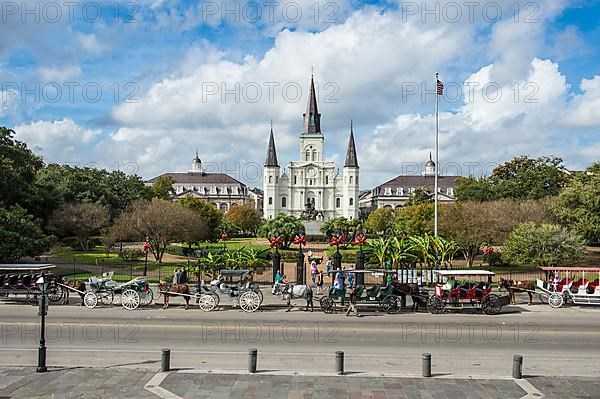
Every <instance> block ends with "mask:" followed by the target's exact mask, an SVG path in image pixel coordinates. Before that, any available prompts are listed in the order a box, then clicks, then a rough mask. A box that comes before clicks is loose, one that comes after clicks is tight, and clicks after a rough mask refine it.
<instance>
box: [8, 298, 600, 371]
mask: <svg viewBox="0 0 600 399" xmlns="http://www.w3.org/2000/svg"><path fill="white" fill-rule="evenodd" d="M301 305H303V304H301V303H300V301H299V302H298V303H297V307H295V308H294V309H293V311H292V312H289V313H287V312H285V310H283V309H281V308H278V309H274V308H265V309H261V310H259V311H258V312H256V313H244V312H242V311H240V310H239V309H228V310H220V311H213V312H202V311H200V310H199V309H198V308H197V307H190V309H189V310H187V311H186V310H184V309H183V307H182V306H177V305H176V306H172V307H170V308H169V309H167V310H162V309H161V307H160V306H159V305H156V304H153V305H151V306H150V307H148V308H139V309H137V310H135V311H127V310H125V309H123V308H121V307H101V308H96V309H87V308H84V307H80V306H76V305H70V306H51V307H50V309H49V313H48V318H47V330H46V334H47V336H46V344H47V346H48V366H63V367H70V366H88V367H89V366H91V367H114V366H125V367H132V368H140V367H141V368H148V369H152V370H157V369H158V366H159V360H160V350H161V348H170V349H171V352H172V354H171V357H172V358H171V366H172V367H174V368H193V369H196V370H211V371H220V372H235V371H239V370H245V369H246V367H247V356H248V355H247V352H248V349H249V348H257V349H258V368H259V369H260V370H270V371H272V372H275V373H277V372H282V373H306V374H310V373H322V372H326V373H331V372H333V371H334V370H333V367H334V352H335V351H339V350H341V351H344V352H345V356H346V370H348V371H352V372H357V373H364V374H365V375H382V374H383V375H393V376H416V375H420V372H421V353H423V352H430V353H431V354H432V367H433V373H434V375H444V376H452V377H465V376H486V377H492V376H493V377H500V378H504V377H510V375H511V367H512V356H513V354H521V355H523V356H524V371H523V373H524V374H525V375H543V376H552V375H558V374H560V375H563V376H597V375H599V374H600V363H599V362H598V361H597V360H598V358H600V345H599V344H600V334H599V333H598V331H600V318H599V317H598V315H599V314H600V309H598V308H594V307H587V308H586V307H567V308H563V309H557V310H554V309H551V308H550V307H548V306H547V305H542V304H537V305H533V306H527V305H526V304H520V305H518V306H507V307H505V308H504V309H503V313H502V314H500V315H497V316H486V315H481V314H469V313H467V311H464V312H461V313H448V314H442V315H431V314H429V313H414V312H403V313H400V314H395V315H388V314H384V313H381V312H370V311H367V309H366V308H365V309H361V312H362V313H363V317H360V318H357V317H353V316H351V317H346V316H345V315H344V313H343V312H338V313H337V314H324V313H322V312H320V311H319V310H318V308H317V309H315V312H313V313H311V312H304V311H303V306H301ZM0 316H1V326H0V340H1V342H2V345H1V347H0V351H1V353H2V355H1V356H0V365H2V366H32V365H34V364H35V363H36V361H37V345H38V342H39V324H38V323H39V318H38V316H37V307H35V306H30V305H25V304H7V303H2V304H0Z"/></svg>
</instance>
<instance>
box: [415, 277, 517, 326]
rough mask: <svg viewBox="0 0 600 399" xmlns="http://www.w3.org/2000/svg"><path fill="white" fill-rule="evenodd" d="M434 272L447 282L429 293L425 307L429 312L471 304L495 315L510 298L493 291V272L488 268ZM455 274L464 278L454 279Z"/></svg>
mask: <svg viewBox="0 0 600 399" xmlns="http://www.w3.org/2000/svg"><path fill="white" fill-rule="evenodd" d="M436 274H437V275H438V276H440V277H442V279H444V280H446V283H445V284H436V286H435V292H434V294H433V295H431V296H430V297H429V299H428V301H427V308H428V310H429V312H430V313H433V314H439V313H443V312H444V311H446V310H460V309H463V308H474V309H480V310H481V311H482V312H483V313H485V314H488V315H494V314H498V313H500V311H501V310H502V306H504V305H508V303H509V302H510V298H509V296H508V295H507V296H502V297H501V296H498V295H496V294H493V293H492V276H493V275H494V273H492V272H490V271H488V270H439V271H437V272H436ZM457 277H460V278H462V279H464V280H462V281H457V280H456V279H455V278H457Z"/></svg>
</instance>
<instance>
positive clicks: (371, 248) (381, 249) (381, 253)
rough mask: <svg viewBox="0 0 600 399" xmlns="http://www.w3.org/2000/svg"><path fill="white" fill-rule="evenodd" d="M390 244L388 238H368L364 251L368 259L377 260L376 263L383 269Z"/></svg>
mask: <svg viewBox="0 0 600 399" xmlns="http://www.w3.org/2000/svg"><path fill="white" fill-rule="evenodd" d="M389 246H390V239H389V238H377V239H375V240H370V241H369V243H368V245H367V248H366V250H365V252H366V253H367V254H368V255H369V257H370V258H369V259H370V261H373V258H374V260H376V261H377V264H378V265H379V267H380V268H381V269H385V266H386V264H385V261H386V258H387V256H388V251H389Z"/></svg>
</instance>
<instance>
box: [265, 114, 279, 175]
mask: <svg viewBox="0 0 600 399" xmlns="http://www.w3.org/2000/svg"><path fill="white" fill-rule="evenodd" d="M265 166H279V162H277V151H276V150H275V138H274V137H273V121H271V134H270V135H269V147H268V148H267V159H266V160H265Z"/></svg>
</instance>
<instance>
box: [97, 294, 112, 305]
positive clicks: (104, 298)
mask: <svg viewBox="0 0 600 399" xmlns="http://www.w3.org/2000/svg"><path fill="white" fill-rule="evenodd" d="M96 295H98V296H99V297H100V302H102V304H103V305H111V304H112V303H113V300H114V295H113V293H112V291H103V292H98V293H97V294H96Z"/></svg>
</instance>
